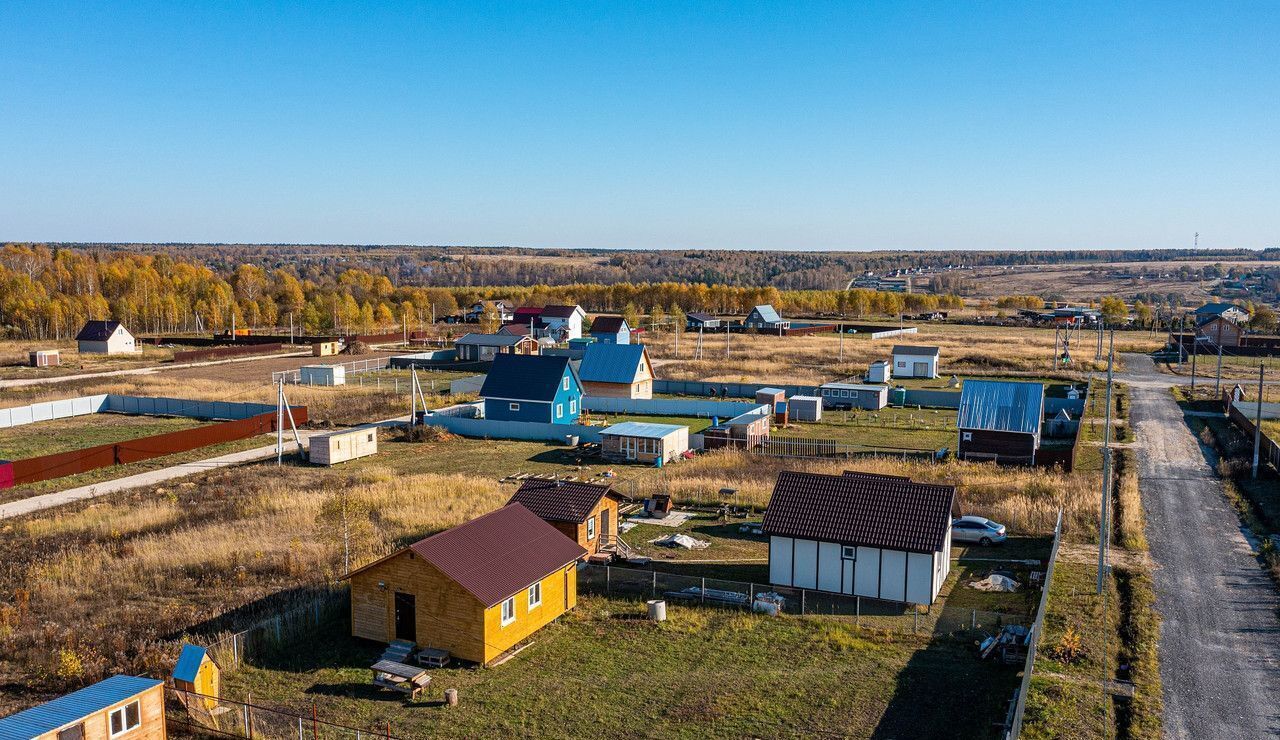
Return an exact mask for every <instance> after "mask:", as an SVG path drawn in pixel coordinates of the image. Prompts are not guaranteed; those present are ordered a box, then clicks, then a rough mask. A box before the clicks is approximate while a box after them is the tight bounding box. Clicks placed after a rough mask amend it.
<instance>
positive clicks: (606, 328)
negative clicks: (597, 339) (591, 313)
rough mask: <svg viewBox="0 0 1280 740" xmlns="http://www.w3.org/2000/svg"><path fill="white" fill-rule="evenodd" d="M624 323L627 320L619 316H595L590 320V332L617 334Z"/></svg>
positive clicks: (625, 323)
mask: <svg viewBox="0 0 1280 740" xmlns="http://www.w3.org/2000/svg"><path fill="white" fill-rule="evenodd" d="M626 325H627V320H626V319H624V318H622V317H621V316H597V317H596V318H595V321H592V322H591V333H592V334H595V333H596V332H600V333H604V334H617V333H618V332H620V331H622V327H624V326H626Z"/></svg>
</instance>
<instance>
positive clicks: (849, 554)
mask: <svg viewBox="0 0 1280 740" xmlns="http://www.w3.org/2000/svg"><path fill="white" fill-rule="evenodd" d="M840 557H842V558H844V559H845V560H857V559H858V548H857V547H854V546H853V545H845V546H844V547H841V548H840Z"/></svg>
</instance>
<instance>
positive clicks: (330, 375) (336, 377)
mask: <svg viewBox="0 0 1280 740" xmlns="http://www.w3.org/2000/svg"><path fill="white" fill-rule="evenodd" d="M298 383H299V384H301V385H346V384H347V369H346V368H345V367H343V366H342V365H303V366H302V367H301V368H299V369H298Z"/></svg>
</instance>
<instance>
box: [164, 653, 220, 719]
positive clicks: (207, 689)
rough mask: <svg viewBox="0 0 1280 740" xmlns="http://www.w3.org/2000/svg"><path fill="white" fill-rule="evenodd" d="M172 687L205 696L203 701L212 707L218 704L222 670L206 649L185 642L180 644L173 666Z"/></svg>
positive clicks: (208, 706)
mask: <svg viewBox="0 0 1280 740" xmlns="http://www.w3.org/2000/svg"><path fill="white" fill-rule="evenodd" d="M173 687H174V688H175V689H178V690H179V691H186V692H189V693H192V694H200V695H201V696H204V697H207V698H205V699H204V700H203V703H204V705H205V706H206V707H207V708H209V709H213V708H214V707H216V706H217V705H218V700H217V698H218V697H219V696H221V695H222V670H221V669H219V668H218V664H217V663H215V662H213V657H212V656H211V655H209V651H208V650H205V649H204V648H202V647H200V646H199V645H192V644H191V643H187V644H185V645H183V646H182V652H181V653H179V654H178V662H177V664H176V665H174V667H173Z"/></svg>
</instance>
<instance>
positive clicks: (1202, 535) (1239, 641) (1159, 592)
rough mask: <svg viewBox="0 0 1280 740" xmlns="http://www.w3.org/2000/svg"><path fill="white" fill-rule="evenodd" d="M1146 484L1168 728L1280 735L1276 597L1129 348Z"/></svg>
mask: <svg viewBox="0 0 1280 740" xmlns="http://www.w3.org/2000/svg"><path fill="white" fill-rule="evenodd" d="M1125 362H1126V364H1127V367H1128V368H1129V370H1128V371H1127V372H1125V373H1123V374H1120V375H1118V376H1117V380H1120V381H1123V382H1126V383H1128V384H1129V387H1130V397H1131V399H1132V419H1133V424H1134V427H1135V428H1136V430H1137V438H1138V449H1139V452H1138V459H1139V482H1140V486H1141V490H1142V500H1143V505H1144V508H1145V510H1146V515H1147V538H1148V540H1149V541H1150V546H1151V558H1152V561H1153V563H1154V565H1155V573H1154V577H1155V586H1156V608H1157V611H1159V613H1160V616H1161V618H1162V620H1163V622H1162V624H1161V629H1160V642H1159V647H1160V677H1161V680H1162V681H1163V683H1164V730H1165V735H1166V736H1167V737H1172V738H1208V737H1213V738H1262V737H1275V736H1277V735H1280V619H1278V617H1277V610H1278V609H1280V596H1278V595H1277V592H1276V587H1275V585H1274V584H1273V583H1272V581H1271V579H1270V578H1269V577H1268V575H1267V574H1266V572H1265V571H1264V570H1263V569H1262V567H1261V566H1260V565H1259V564H1258V562H1257V560H1256V559H1255V557H1254V555H1253V553H1252V551H1251V549H1250V547H1249V544H1248V542H1247V541H1246V540H1245V537H1244V535H1243V533H1242V532H1241V529H1240V520H1239V518H1238V517H1237V515H1236V512H1235V510H1234V509H1232V508H1231V506H1230V505H1229V504H1228V503H1227V499H1226V496H1225V494H1224V493H1223V489H1222V483H1221V481H1220V480H1219V479H1218V477H1217V475H1216V474H1215V473H1214V470H1213V465H1214V464H1215V463H1216V462H1217V460H1216V457H1215V456H1214V454H1213V452H1212V451H1211V450H1208V449H1206V448H1204V447H1203V446H1202V445H1200V443H1199V441H1198V440H1197V439H1196V438H1195V436H1194V435H1192V434H1191V431H1190V430H1189V429H1188V428H1187V425H1186V423H1185V422H1184V420H1183V416H1182V411H1181V409H1180V408H1179V407H1178V405H1177V403H1176V402H1174V400H1173V397H1172V396H1171V395H1170V393H1169V390H1168V388H1169V387H1170V386H1171V385H1176V384H1177V385H1180V384H1183V383H1185V382H1186V380H1185V379H1183V378H1178V377H1171V376H1169V375H1165V374H1162V373H1160V372H1158V371H1157V370H1156V369H1155V367H1154V366H1153V364H1152V362H1151V360H1150V358H1148V357H1145V356H1142V355H1126V356H1125Z"/></svg>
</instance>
